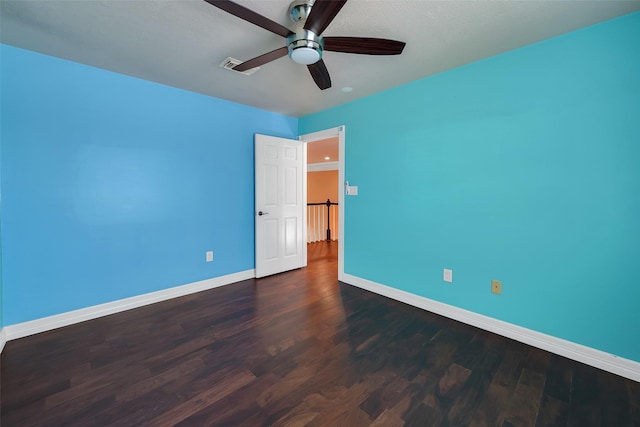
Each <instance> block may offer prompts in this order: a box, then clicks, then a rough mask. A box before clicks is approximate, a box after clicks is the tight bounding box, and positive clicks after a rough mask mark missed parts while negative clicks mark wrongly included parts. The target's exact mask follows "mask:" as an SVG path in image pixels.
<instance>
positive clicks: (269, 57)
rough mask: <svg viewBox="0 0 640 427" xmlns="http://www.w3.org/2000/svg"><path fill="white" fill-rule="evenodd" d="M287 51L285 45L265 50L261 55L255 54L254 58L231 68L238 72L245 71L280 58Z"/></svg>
mask: <svg viewBox="0 0 640 427" xmlns="http://www.w3.org/2000/svg"><path fill="white" fill-rule="evenodd" d="M287 53H288V49H287V47H286V46H283V47H281V48H279V49H276V50H272V51H271V52H267V53H265V54H263V55H260V56H256V57H255V58H253V59H249V60H248V61H244V62H243V63H242V64H238V65H236V66H235V67H233V69H234V70H235V71H240V72H242V71H247V70H250V69H252V68H256V67H259V66H261V65H264V64H266V63H268V62H271V61H275V60H276V59H278V58H282V57H283V56H286V55H287Z"/></svg>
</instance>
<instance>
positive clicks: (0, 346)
mask: <svg viewBox="0 0 640 427" xmlns="http://www.w3.org/2000/svg"><path fill="white" fill-rule="evenodd" d="M6 342H7V336H6V335H5V332H4V328H2V329H0V353H2V350H4V345H5V343H6Z"/></svg>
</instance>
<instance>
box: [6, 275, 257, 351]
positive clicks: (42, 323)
mask: <svg viewBox="0 0 640 427" xmlns="http://www.w3.org/2000/svg"><path fill="white" fill-rule="evenodd" d="M254 277H256V272H255V270H254V269H251V270H246V271H241V272H239V273H233V274H228V275H226V276H220V277H214V278H212V279H207V280H201V281H199V282H194V283H189V284H187V285H182V286H176V287H173V288H168V289H163V290H161V291H156V292H151V293H148V294H142V295H137V296H135V297H131V298H125V299H121V300H117V301H112V302H107V303H105V304H99V305H94V306H91V307H86V308H81V309H79V310H73V311H68V312H66V313H61V314H56V315H53V316H48V317H43V318H41V319H36V320H30V321H28V322H24V323H18V324H15V325H9V326H5V327H4V328H3V329H2V333H3V335H2V343H3V344H4V342H5V340H6V341H10V340H15V339H18V338H22V337H26V336H29V335H33V334H38V333H40V332H45V331H49V330H51V329H56V328H61V327H63V326H68V325H72V324H74V323H80V322H84V321H86V320H91V319H95V318H98V317H102V316H108V315H109V314H114V313H119V312H121V311H125V310H130V309H132V308H138V307H142V306H145V305H149V304H153V303H156V302H160V301H165V300H168V299H171V298H177V297H181V296H184V295H189V294H193V293H196V292H200V291H206V290H207V289H213V288H217V287H220V286H224V285H229V284H231V283H236V282H240V281H242V280H247V279H253V278H254ZM5 334H6V335H5Z"/></svg>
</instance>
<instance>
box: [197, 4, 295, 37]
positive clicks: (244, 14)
mask: <svg viewBox="0 0 640 427" xmlns="http://www.w3.org/2000/svg"><path fill="white" fill-rule="evenodd" d="M204 1H206V2H207V3H209V4H210V5H212V6H215V7H217V8H218V9H222V10H224V11H225V12H228V13H230V14H232V15H234V16H236V17H238V18H240V19H244V20H245V21H247V22H251V23H252V24H254V25H257V26H258V27H261V28H264V29H265V30H267V31H271V32H272V33H275V34H277V35H279V36H282V37H287V36H288V35H289V34H292V32H291V31H290V30H289V29H288V28H287V27H285V26H282V25H280V24H278V23H277V22H275V21H272V20H271V19H269V18H267V17H266V16H262V15H260V14H259V13H256V12H254V11H253V10H251V9H247V8H246V7H244V6H241V5H239V4H238V3H234V2H232V1H230V0H204Z"/></svg>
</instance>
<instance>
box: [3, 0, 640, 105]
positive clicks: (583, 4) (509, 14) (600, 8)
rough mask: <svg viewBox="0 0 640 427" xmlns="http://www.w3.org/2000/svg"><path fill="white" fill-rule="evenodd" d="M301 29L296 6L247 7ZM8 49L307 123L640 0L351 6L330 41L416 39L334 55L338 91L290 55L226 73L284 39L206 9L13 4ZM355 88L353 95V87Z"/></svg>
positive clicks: (192, 3)
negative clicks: (248, 71)
mask: <svg viewBox="0 0 640 427" xmlns="http://www.w3.org/2000/svg"><path fill="white" fill-rule="evenodd" d="M237 2H238V3H240V4H242V5H244V6H246V7H249V8H250V9H253V10H255V11H257V12H259V13H261V14H263V15H265V16H267V17H269V18H270V19H272V20H274V21H276V22H278V23H280V24H282V25H285V26H288V27H290V24H291V22H290V21H289V18H288V16H287V9H288V6H289V1H288V0H238V1H237ZM0 5H1V6H0V7H1V9H0V14H1V22H0V24H1V32H0V40H1V41H2V43H5V44H9V45H13V46H17V47H21V48H25V49H30V50H33V51H37V52H41V53H44V54H47V55H52V56H56V57H60V58H65V59H69V60H72V61H76V62H80V63H84V64H88V65H92V66H95V67H99V68H104V69H107V70H111V71H115V72H118V73H123V74H127V75H131V76H135V77H139V78H142V79H146V80H150V81H154V82H158V83H162V84H166V85H170V86H175V87H179V88H182V89H186V90H190V91H194V92H199V93H203V94H206V95H211V96H215V97H217V98H222V99H227V100H231V101H235V102H239V103H242V104H246V105H251V106H255V107H258V108H262V109H266V110H271V111H275V112H279V113H283V114H287V115H291V116H302V115H306V114H310V113H313V112H317V111H321V110H324V109H327V108H330V107H333V106H336V105H339V104H343V103H345V102H348V101H351V100H353V99H356V98H360V97H363V96H366V95H370V94H372V93H375V92H379V91H381V90H384V89H388V88H391V87H394V86H398V85H401V84H403V83H407V82H410V81H413V80H417V79H419V78H422V77H426V76H429V75H432V74H435V73H439V72H441V71H444V70H448V69H451V68H454V67H458V66H460V65H463V64H467V63H470V62H473V61H476V60H479V59H482V58H486V57H489V56H493V55H496V54H499V53H502V52H505V51H508V50H512V49H515V48H518V47H521V46H524V45H527V44H530V43H534V42H537V41H540V40H544V39H547V38H550V37H554V36H557V35H559V34H563V33H566V32H569V31H573V30H575V29H578V28H582V27H585V26H588V25H591V24H594V23H597V22H601V21H604V20H607V19H611V18H614V17H616V16H620V15H623V14H626V13H630V12H633V11H636V10H640V1H638V0H628V1H610V0H599V1H576V0H573V1H572V0H569V1H484V0H476V1H453V0H451V1H427V0H350V1H349V2H348V3H347V4H346V5H345V7H344V8H343V9H342V10H341V12H340V13H339V14H338V16H337V17H336V19H335V20H334V21H333V22H332V23H331V25H329V27H328V28H327V30H326V31H325V32H324V35H327V36H365V37H382V38H390V39H396V40H401V41H405V42H406V43H407V46H406V48H405V50H404V53H403V54H402V55H400V56H388V57H385V56H365V55H352V54H342V53H335V52H325V53H324V60H325V63H326V65H327V68H328V69H329V72H330V74H331V79H332V82H333V87H332V88H330V89H328V90H325V91H320V90H319V89H318V88H317V86H316V85H315V84H314V82H313V80H312V79H311V76H310V75H309V72H308V70H307V69H306V67H305V66H302V65H298V64H295V63H293V62H292V61H291V60H290V59H289V58H287V57H284V58H281V59H278V60H276V61H274V62H272V63H269V64H267V65H265V66H263V67H261V68H260V69H259V70H258V72H256V73H255V74H254V75H252V76H244V75H241V74H238V73H236V72H232V71H228V70H224V69H221V68H219V64H220V62H222V61H223V60H224V59H225V58H226V57H228V56H231V57H234V58H238V59H240V60H247V59H250V58H253V57H255V56H258V55H260V54H262V53H265V52H268V51H271V50H274V49H276V48H278V47H281V46H283V45H284V39H283V38H281V37H279V36H277V35H274V34H272V33H270V32H268V31H266V30H264V29H262V28H259V27H256V26H254V25H252V24H249V23H247V22H245V21H242V20H240V19H238V18H236V17H234V16H231V15H229V14H227V13H226V12H223V11H221V10H219V9H217V8H214V7H213V6H211V5H209V4H208V3H206V2H204V1H203V0H169V1H168V0H130V1H126V0H119V1H116V0H109V1H98V0H87V1H82V0H72V1H59V0H46V1H39V0H20V1H11V0H2V1H0ZM345 86H351V87H353V91H352V92H350V93H345V92H343V91H341V88H342V87H345Z"/></svg>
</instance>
